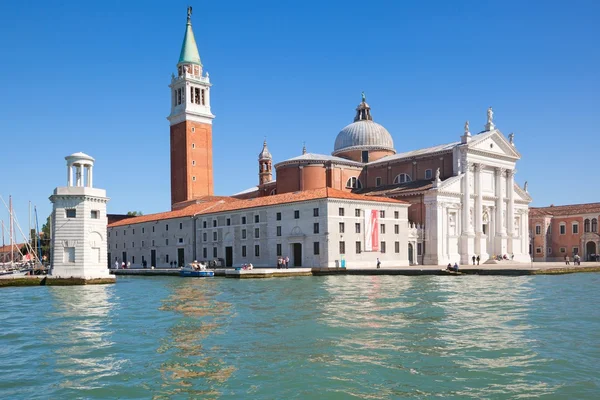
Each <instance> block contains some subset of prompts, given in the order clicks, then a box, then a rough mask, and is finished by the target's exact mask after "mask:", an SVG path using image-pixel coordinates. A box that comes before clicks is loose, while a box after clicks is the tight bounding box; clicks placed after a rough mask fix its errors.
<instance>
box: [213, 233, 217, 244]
mask: <svg viewBox="0 0 600 400" xmlns="http://www.w3.org/2000/svg"><path fill="white" fill-rule="evenodd" d="M213 241H215V242H216V241H217V232H213Z"/></svg>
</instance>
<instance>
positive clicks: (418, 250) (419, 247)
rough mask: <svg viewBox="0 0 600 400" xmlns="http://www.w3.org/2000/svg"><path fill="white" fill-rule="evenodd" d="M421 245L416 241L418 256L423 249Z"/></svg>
mask: <svg viewBox="0 0 600 400" xmlns="http://www.w3.org/2000/svg"><path fill="white" fill-rule="evenodd" d="M421 246H422V245H421V243H417V255H418V256H420V255H421V253H422V251H423V250H422V247H421Z"/></svg>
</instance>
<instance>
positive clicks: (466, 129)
mask: <svg viewBox="0 0 600 400" xmlns="http://www.w3.org/2000/svg"><path fill="white" fill-rule="evenodd" d="M469 133H470V132H469V121H465V135H468V134H469Z"/></svg>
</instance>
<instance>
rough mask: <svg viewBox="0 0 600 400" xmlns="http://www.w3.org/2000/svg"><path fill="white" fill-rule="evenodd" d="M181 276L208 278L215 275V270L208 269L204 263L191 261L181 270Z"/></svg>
mask: <svg viewBox="0 0 600 400" xmlns="http://www.w3.org/2000/svg"><path fill="white" fill-rule="evenodd" d="M179 276H183V277H198V278H206V277H211V276H215V271H208V270H207V269H206V266H205V265H204V264H202V263H197V262H193V263H189V264H187V265H186V266H185V267H183V268H181V271H179Z"/></svg>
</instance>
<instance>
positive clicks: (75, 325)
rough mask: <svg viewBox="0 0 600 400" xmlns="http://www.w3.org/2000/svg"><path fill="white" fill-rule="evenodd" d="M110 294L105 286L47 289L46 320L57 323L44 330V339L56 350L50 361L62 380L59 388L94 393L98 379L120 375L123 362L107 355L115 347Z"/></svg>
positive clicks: (98, 385) (110, 354)
mask: <svg viewBox="0 0 600 400" xmlns="http://www.w3.org/2000/svg"><path fill="white" fill-rule="evenodd" d="M110 290H111V288H110V287H108V286H105V285H90V286H68V287H52V288H50V290H49V295H50V303H51V305H52V306H51V307H50V309H51V310H53V311H51V312H50V313H49V315H48V318H49V319H51V320H55V321H58V323H57V324H53V325H51V326H50V327H47V328H46V329H45V330H44V336H43V337H44V339H45V341H46V344H47V345H48V346H50V347H51V348H53V349H55V350H54V352H53V353H54V354H53V357H52V360H53V363H54V371H55V373H58V374H60V375H62V376H63V379H62V381H61V382H60V383H59V385H60V387H62V388H66V389H94V388H98V387H100V386H101V385H100V384H99V383H98V382H99V380H100V379H101V378H103V377H109V376H114V375H118V374H119V373H120V371H121V368H122V366H123V364H124V361H123V360H119V359H117V358H116V357H115V356H114V355H113V354H112V353H110V352H108V351H106V350H107V349H109V348H111V347H112V346H113V345H114V343H113V341H112V340H111V337H110V336H111V332H110V330H109V328H110V323H111V320H110V313H111V308H112V306H111V304H112V303H110V302H109V301H108V296H109V294H108V292H109V291H110ZM48 361H50V360H48Z"/></svg>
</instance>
